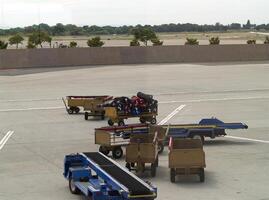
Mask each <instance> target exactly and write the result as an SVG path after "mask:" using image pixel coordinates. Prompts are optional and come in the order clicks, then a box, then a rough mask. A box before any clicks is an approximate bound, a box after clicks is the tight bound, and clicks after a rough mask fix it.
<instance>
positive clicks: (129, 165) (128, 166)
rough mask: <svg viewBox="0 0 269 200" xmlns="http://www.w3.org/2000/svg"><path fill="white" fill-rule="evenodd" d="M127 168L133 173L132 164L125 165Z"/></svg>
mask: <svg viewBox="0 0 269 200" xmlns="http://www.w3.org/2000/svg"><path fill="white" fill-rule="evenodd" d="M125 167H126V168H127V169H128V170H129V171H131V164H130V163H126V164H125Z"/></svg>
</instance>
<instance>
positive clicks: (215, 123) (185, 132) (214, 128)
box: [162, 118, 248, 142]
mask: <svg viewBox="0 0 269 200" xmlns="http://www.w3.org/2000/svg"><path fill="white" fill-rule="evenodd" d="M162 127H163V128H165V129H167V136H168V137H167V139H169V138H170V137H181V138H195V139H200V140H201V141H202V142H204V139H205V137H210V138H212V139H214V138H215V137H220V136H225V135H226V132H225V130H227V129H232V130H236V129H247V128H248V126H247V125H246V124H244V123H224V122H223V121H221V120H219V119H217V118H208V119H202V120H201V121H200V122H199V123H198V124H175V125H172V124H170V125H162Z"/></svg>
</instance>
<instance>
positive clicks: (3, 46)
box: [0, 40, 8, 49]
mask: <svg viewBox="0 0 269 200" xmlns="http://www.w3.org/2000/svg"><path fill="white" fill-rule="evenodd" d="M7 46H8V43H7V42H5V41H2V40H0V49H7Z"/></svg>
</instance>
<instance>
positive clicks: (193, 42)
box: [185, 38, 199, 45]
mask: <svg viewBox="0 0 269 200" xmlns="http://www.w3.org/2000/svg"><path fill="white" fill-rule="evenodd" d="M186 40H187V41H186V42H185V45H199V41H198V40H197V39H196V38H187V39H186Z"/></svg>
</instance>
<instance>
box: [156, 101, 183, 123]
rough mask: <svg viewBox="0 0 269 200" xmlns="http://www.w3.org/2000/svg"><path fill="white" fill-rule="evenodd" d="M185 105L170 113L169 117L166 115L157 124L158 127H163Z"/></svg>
mask: <svg viewBox="0 0 269 200" xmlns="http://www.w3.org/2000/svg"><path fill="white" fill-rule="evenodd" d="M185 106H186V105H180V106H179V107H177V108H176V109H175V110H174V111H173V112H171V113H170V114H169V115H167V116H166V117H165V118H164V119H163V120H162V121H160V122H159V123H158V125H164V124H165V123H166V122H168V121H169V120H170V119H171V118H172V117H174V116H175V115H176V114H177V113H178V112H179V111H181V110H182V109H183V108H184V107H185Z"/></svg>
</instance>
